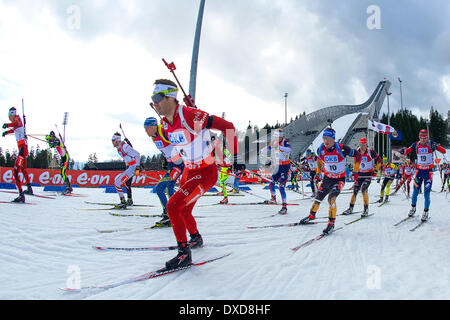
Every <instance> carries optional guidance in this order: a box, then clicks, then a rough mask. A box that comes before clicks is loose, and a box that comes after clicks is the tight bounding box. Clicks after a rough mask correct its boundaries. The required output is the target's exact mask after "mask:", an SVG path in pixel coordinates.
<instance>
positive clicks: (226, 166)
mask: <svg viewBox="0 0 450 320" xmlns="http://www.w3.org/2000/svg"><path fill="white" fill-rule="evenodd" d="M219 144H220V143H219ZM217 147H219V146H217ZM219 148H220V147H219ZM222 149H223V151H222V155H223V161H221V160H218V167H219V168H220V169H219V170H220V172H219V184H220V187H221V188H222V192H221V193H220V195H223V199H222V200H221V201H220V203H221V204H227V203H228V191H227V186H226V183H227V180H228V177H229V176H228V173H229V172H230V171H231V158H232V155H231V152H230V151H229V150H228V149H227V146H226V145H224V146H223V148H222Z"/></svg>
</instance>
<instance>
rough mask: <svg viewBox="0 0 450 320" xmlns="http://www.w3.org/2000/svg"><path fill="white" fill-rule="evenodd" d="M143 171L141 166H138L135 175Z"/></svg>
mask: <svg viewBox="0 0 450 320" xmlns="http://www.w3.org/2000/svg"><path fill="white" fill-rule="evenodd" d="M140 173H141V167H140V166H137V167H136V169H134V175H135V176H138V175H139V174H140Z"/></svg>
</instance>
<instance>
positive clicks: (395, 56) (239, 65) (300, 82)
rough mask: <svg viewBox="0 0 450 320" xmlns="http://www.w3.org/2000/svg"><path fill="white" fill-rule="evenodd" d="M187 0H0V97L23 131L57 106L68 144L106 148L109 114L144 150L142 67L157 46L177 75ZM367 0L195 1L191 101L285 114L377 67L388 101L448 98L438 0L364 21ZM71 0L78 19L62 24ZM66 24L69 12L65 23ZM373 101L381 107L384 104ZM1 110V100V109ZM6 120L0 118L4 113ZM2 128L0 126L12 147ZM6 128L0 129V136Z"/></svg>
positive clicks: (349, 89)
mask: <svg viewBox="0 0 450 320" xmlns="http://www.w3.org/2000/svg"><path fill="white" fill-rule="evenodd" d="M198 3H199V2H198V1H193V0H192V1H181V0H179V1H160V0H158V1H143V0H142V1H137V0H136V1H133V0H128V1H116V2H114V4H113V3H112V2H110V1H104V0H96V1H88V0H82V1H81V0H80V1H66V0H62V1H51V2H49V1H44V0H36V1H33V2H32V3H30V2H29V1H25V0H14V1H12V0H3V2H2V3H1V4H0V70H2V71H1V74H0V104H1V105H2V109H6V107H8V108H9V107H10V106H11V105H16V106H17V105H18V104H19V103H20V99H21V98H22V97H24V98H25V106H26V109H25V110H26V112H27V117H28V119H29V122H28V123H29V127H28V128H27V129H28V131H29V132H35V133H45V132H47V131H49V130H51V129H53V128H54V124H55V123H56V124H58V126H60V123H61V121H62V117H63V114H64V112H66V111H67V112H69V125H68V126H67V128H66V134H67V137H68V144H69V142H70V145H69V148H70V149H71V150H73V151H72V152H71V155H72V156H73V157H75V158H77V160H86V159H87V156H88V154H89V153H93V152H97V154H98V155H99V158H100V159H107V158H110V157H111V156H112V154H113V153H114V150H113V153H111V145H110V137H111V134H112V133H114V132H115V131H117V130H119V128H118V125H119V123H122V124H123V125H124V128H126V133H127V136H129V138H130V140H132V141H133V144H134V145H136V148H137V149H138V151H139V152H141V154H148V153H155V152H157V151H156V148H155V147H154V146H153V144H152V143H151V142H150V141H149V140H148V138H147V137H146V136H145V133H144V131H143V129H142V122H143V120H144V119H145V118H146V117H148V116H151V115H153V116H154V115H155V114H154V112H153V111H152V110H151V109H150V108H149V106H148V102H149V100H150V95H151V90H152V84H153V81H154V80H155V79H157V78H169V79H172V76H171V74H170V73H169V72H168V70H167V69H166V68H165V67H164V65H163V64H162V62H161V58H163V57H164V58H166V59H167V60H168V61H169V62H170V61H174V62H175V64H176V65H177V70H176V72H177V76H178V78H179V79H180V81H181V83H182V85H183V86H184V87H185V89H186V90H187V89H188V85H189V72H190V62H191V61H190V60H191V54H192V42H193V38H194V30H195V24H196V19H197V13H198ZM372 4H373V3H372V1H366V0H358V1H356V0H348V1H343V2H340V3H339V6H338V5H336V2H335V1H330V0H322V1H306V0H282V1H281V0H271V1H269V0H253V1H237V0H229V1H207V2H206V6H205V15H204V18H203V29H202V35H201V44H200V56H199V65H198V76H197V93H196V98H197V101H196V102H197V104H198V105H199V106H200V107H201V108H204V109H205V110H206V111H208V112H210V113H212V114H217V115H221V114H222V112H225V113H226V118H227V119H229V120H231V121H233V122H234V123H235V125H236V126H237V127H238V128H239V129H241V130H243V129H245V128H246V126H247V125H248V122H249V121H251V123H252V124H256V125H258V126H260V127H262V126H264V124H265V123H267V122H269V123H275V122H276V121H279V122H284V98H283V95H284V93H285V92H288V93H289V96H288V118H291V117H295V115H297V114H300V113H303V112H304V111H305V112H307V113H309V112H312V111H314V110H317V109H319V108H322V107H326V106H330V105H337V104H359V103H362V102H364V101H365V100H366V99H367V98H368V96H369V95H370V94H371V93H372V91H373V90H374V89H375V87H376V85H377V84H378V82H379V81H380V80H382V79H383V78H384V77H386V78H388V79H389V80H391V81H392V83H393V84H392V87H391V91H392V92H393V95H392V96H391V100H390V102H391V110H395V109H398V108H399V107H400V95H399V83H398V81H397V78H398V77H401V78H402V80H403V101H404V105H405V106H407V107H410V108H414V110H419V112H423V113H424V114H427V113H428V109H429V107H430V106H431V105H433V106H434V107H435V108H436V109H437V110H439V111H440V112H443V113H444V112H445V113H446V111H447V108H448V107H447V106H448V102H449V94H448V83H449V82H448V77H449V75H450V70H449V63H448V62H449V56H450V55H449V51H450V47H449V43H450V42H449V37H450V34H449V32H448V30H450V28H449V22H448V19H447V17H448V13H449V8H450V4H449V3H446V2H442V1H437V0H431V1H427V2H426V3H424V2H423V1H415V0H410V1H395V2H393V1H387V0H379V1H377V5H379V7H380V10H381V11H380V12H381V29H380V30H369V29H368V28H367V25H366V20H367V18H368V14H367V12H366V10H367V7H368V6H369V5H372ZM73 6H75V9H79V11H78V13H79V18H80V20H79V28H71V27H70V26H71V23H73V22H74V20H73V19H74V18H77V16H76V13H77V12H76V10H75V11H74V7H73ZM72 26H73V25H72ZM385 110H386V109H384V111H385ZM3 117H5V118H6V113H5V112H4V113H2V114H0V118H1V119H3ZM5 121H6V119H5ZM12 140H13V138H9V140H8V139H6V138H5V139H4V140H1V143H2V147H3V146H8V147H9V148H10V149H11V148H13V147H14V141H12ZM6 141H8V142H6Z"/></svg>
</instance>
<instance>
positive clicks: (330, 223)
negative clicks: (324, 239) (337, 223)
mask: <svg viewBox="0 0 450 320" xmlns="http://www.w3.org/2000/svg"><path fill="white" fill-rule="evenodd" d="M333 230H334V219H329V220H328V225H327V227H326V228H325V229H323V231H322V232H323V234H330V233H331V232H333Z"/></svg>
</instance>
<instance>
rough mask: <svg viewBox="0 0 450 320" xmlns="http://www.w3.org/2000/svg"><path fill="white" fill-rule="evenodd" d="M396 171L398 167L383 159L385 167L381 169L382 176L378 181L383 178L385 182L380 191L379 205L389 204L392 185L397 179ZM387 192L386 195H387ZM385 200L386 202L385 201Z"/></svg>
mask: <svg viewBox="0 0 450 320" xmlns="http://www.w3.org/2000/svg"><path fill="white" fill-rule="evenodd" d="M395 169H396V165H395V164H393V163H391V162H389V161H388V158H387V157H383V165H382V167H381V171H380V176H379V177H378V180H380V179H381V177H382V176H383V182H382V184H381V190H380V199H378V201H377V202H378V203H382V202H383V201H384V202H388V201H389V193H390V190H391V184H392V182H393V181H394V179H395ZM385 190H386V195H385ZM383 198H384V200H383Z"/></svg>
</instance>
